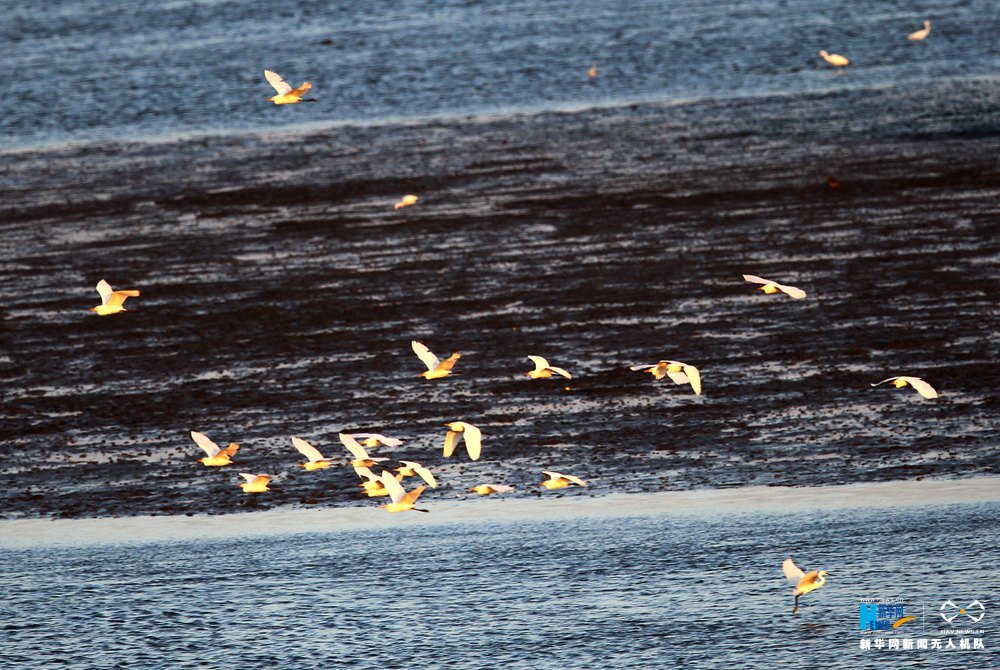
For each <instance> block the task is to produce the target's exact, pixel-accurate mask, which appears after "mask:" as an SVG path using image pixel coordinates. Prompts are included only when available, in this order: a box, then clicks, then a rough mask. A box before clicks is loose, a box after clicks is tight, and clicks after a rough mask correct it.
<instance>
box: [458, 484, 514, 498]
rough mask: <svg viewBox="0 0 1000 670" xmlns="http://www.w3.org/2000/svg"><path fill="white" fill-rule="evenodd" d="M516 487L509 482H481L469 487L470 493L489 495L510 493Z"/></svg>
mask: <svg viewBox="0 0 1000 670" xmlns="http://www.w3.org/2000/svg"><path fill="white" fill-rule="evenodd" d="M513 490H514V487H513V486H510V485H508V484H479V485H478V486H473V487H472V488H471V489H469V490H468V491H467V492H468V493H478V494H479V495H481V496H488V495H491V494H493V493H509V492H510V491H513Z"/></svg>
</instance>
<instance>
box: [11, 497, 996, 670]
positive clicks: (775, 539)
mask: <svg viewBox="0 0 1000 670" xmlns="http://www.w3.org/2000/svg"><path fill="white" fill-rule="evenodd" d="M998 511H1000V508H998V507H997V504H996V503H990V504H968V505H936V506H927V507H916V508H896V509H893V508H878V509H870V510H868V509H863V508H859V509H826V510H816V511H806V512H801V511H800V512H798V513H794V512H787V513H785V512H749V513H747V512H744V513H738V514H721V515H720V514H711V513H710V512H709V513H706V514H698V515H695V516H690V515H687V516H679V515H675V514H669V513H668V514H662V513H660V514H653V513H650V514H648V515H643V516H635V517H628V518H605V517H603V516H600V515H598V516H593V515H583V516H578V517H572V516H570V517H564V518H556V519H547V520H531V521H517V520H511V521H507V522H495V521H493V522H490V521H486V522H475V521H471V522H463V523H445V524H434V523H431V524H428V525H414V523H411V521H410V520H409V519H406V518H405V517H400V518H398V519H392V521H393V522H396V521H398V523H394V524H392V525H393V526H394V527H390V528H386V527H385V526H381V527H376V528H372V529H365V530H340V531H323V530H322V529H315V530H313V531H310V532H306V533H301V532H300V533H296V534H292V535H287V534H286V535H283V534H281V529H279V528H275V529H274V534H272V535H269V536H265V537H263V538H246V539H232V538H230V539H215V540H213V539H202V540H191V539H184V540H178V541H160V542H153V543H145V544H144V543H138V544H124V545H121V544H119V545H114V544H113V545H97V546H87V545H84V546H68V547H36V548H31V549H20V550H0V561H2V565H3V566H4V571H3V572H2V574H0V589H2V590H3V593H4V594H5V603H4V618H3V622H2V623H0V631H2V634H0V663H2V666H3V667H5V668H12V667H31V668H55V667H58V668H73V669H76V668H79V669H83V668H86V669H88V670H92V669H96V668H173V669H181V668H201V667H210V668H236V667H260V668H297V669H309V668H373V669H375V668H388V669H392V668H456V669H458V668H498V667H507V668H553V669H560V668H574V667H575V668H616V669H625V668H636V669H640V668H641V669H649V668H655V667H664V666H665V665H667V664H681V665H680V666H679V667H719V668H764V667H775V666H777V667H788V668H802V667H810V668H827V669H837V668H844V669H850V668H857V667H869V668H882V667H922V668H956V667H962V668H971V667H976V668H978V667H991V666H995V664H996V663H997V661H1000V657H998V656H997V655H996V653H995V652H993V653H991V652H988V651H987V652H982V651H980V652H957V651H952V652H945V651H941V650H938V651H931V650H927V651H922V652H918V651H912V650H911V651H905V652H904V651H893V652H889V651H888V650H882V651H881V652H878V651H874V650H872V651H867V652H862V651H860V650H859V649H858V646H859V640H860V637H861V636H860V634H859V632H858V603H859V600H860V599H862V598H872V597H895V598H900V599H901V602H903V603H904V606H905V607H906V611H907V613H912V614H917V615H920V614H922V612H921V607H922V603H924V602H930V603H932V604H933V603H938V602H943V601H944V600H946V599H963V598H967V599H969V600H971V599H972V598H978V599H979V600H980V601H981V602H983V603H985V605H986V607H987V612H988V617H989V616H992V615H993V611H992V607H993V603H995V602H996V595H997V594H996V585H997V584H996V580H995V578H993V576H992V575H993V571H994V569H995V557H996V551H995V548H996V545H995V538H996V536H997V529H998V522H997V518H998V515H997V513H998ZM432 516H433V513H432ZM427 518H428V517H421V518H420V519H419V520H420V521H424V520H426V519H427ZM229 520H230V522H231V523H232V524H239V523H240V517H238V516H237V517H230V518H229ZM413 521H414V522H415V521H416V520H415V519H414V520H413ZM67 539H68V540H69V541H70V543H71V544H72V543H73V539H72V537H68V538H67ZM788 555H791V556H793V557H794V558H795V559H796V560H797V561H798V562H799V564H800V565H802V566H804V567H812V568H820V567H822V568H826V569H828V570H829V571H830V573H831V574H830V576H829V578H828V582H827V585H826V586H825V587H823V588H822V589H820V590H818V591H816V592H815V593H812V594H809V595H808V596H806V597H805V598H804V599H803V608H802V611H801V612H800V613H799V615H798V616H792V615H791V611H790V610H791V605H792V598H791V595H790V591H791V589H790V587H789V585H788V583H787V582H786V581H785V579H784V578H783V576H782V575H781V571H780V564H781V562H782V560H783V559H784V558H785V557H786V556H788ZM927 623H928V625H930V626H931V627H932V628H933V617H929V618H928V619H927ZM924 625H925V624H924V621H923V620H918V621H917V622H916V623H914V624H911V625H910V628H909V632H907V633H906V634H905V635H903V634H902V633H900V635H899V636H900V637H904V636H911V637H914V638H916V637H921V636H923V637H936V635H935V634H933V633H931V631H930V630H929V629H928V630H922V628H923V626H924ZM981 625H982V626H983V627H984V628H985V629H986V633H985V635H984V636H982V637H985V639H986V644H987V645H994V646H995V645H996V644H997V643H998V640H997V638H996V630H997V628H996V626H995V625H994V624H991V623H990V622H989V621H986V620H984V622H983V623H982V624H981ZM886 637H890V636H886ZM957 639H958V637H957V636H956V644H957ZM988 648H989V647H988ZM248 663H249V665H247V664H248ZM689 664H697V666H694V665H689ZM903 664H907V665H905V666H904V665H903ZM910 664H912V666H911V665H910Z"/></svg>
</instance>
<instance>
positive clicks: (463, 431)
mask: <svg viewBox="0 0 1000 670" xmlns="http://www.w3.org/2000/svg"><path fill="white" fill-rule="evenodd" d="M444 425H446V426H447V427H448V434H447V435H445V436H444V457H445V458H450V457H451V455H452V454H453V453H455V445H456V444H457V443H458V436H459V435H461V436H462V437H463V438H465V450H466V451H467V452H469V458H471V459H472V460H474V461H478V460H479V452H480V451H481V450H482V447H483V433H482V431H481V430H479V429H478V428H476V427H475V426H473V425H472V424H471V423H466V422H464V421H452V422H451V423H446V424H444Z"/></svg>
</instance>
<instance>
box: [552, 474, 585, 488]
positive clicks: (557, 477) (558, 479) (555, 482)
mask: <svg viewBox="0 0 1000 670" xmlns="http://www.w3.org/2000/svg"><path fill="white" fill-rule="evenodd" d="M542 474H543V475H546V476H548V479H546V480H545V481H544V482H542V486H544V487H545V488H547V489H564V488H566V487H567V486H569V485H570V484H576V485H577V486H586V485H587V482H585V481H583V480H582V479H580V478H579V477H574V476H573V475H564V474H562V473H561V472H551V471H549V470H542Z"/></svg>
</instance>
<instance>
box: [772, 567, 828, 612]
mask: <svg viewBox="0 0 1000 670" xmlns="http://www.w3.org/2000/svg"><path fill="white" fill-rule="evenodd" d="M781 569H782V570H784V572H785V577H787V578H788V580H789V581H790V582H792V583H793V584H795V589H794V590H793V591H792V595H794V596H795V607H793V608H792V614H798V613H799V598H801V597H802V596H804V595H805V594H807V593H809V592H810V591H815V590H816V589H818V588H819V587H821V586H823V584H826V576H827V575H828V574H830V573H829V572H827V571H826V570H813V571H812V572H802V569H801V568H800V567H799V566H797V565H795V563H793V562H792V559H790V558H786V559H785V562H784V563H782V564H781Z"/></svg>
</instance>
